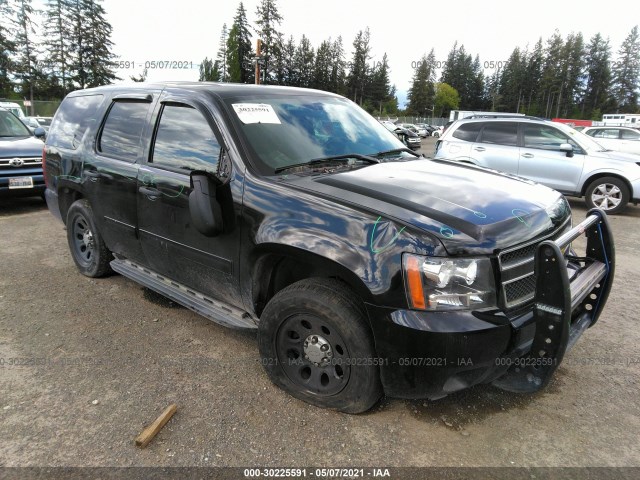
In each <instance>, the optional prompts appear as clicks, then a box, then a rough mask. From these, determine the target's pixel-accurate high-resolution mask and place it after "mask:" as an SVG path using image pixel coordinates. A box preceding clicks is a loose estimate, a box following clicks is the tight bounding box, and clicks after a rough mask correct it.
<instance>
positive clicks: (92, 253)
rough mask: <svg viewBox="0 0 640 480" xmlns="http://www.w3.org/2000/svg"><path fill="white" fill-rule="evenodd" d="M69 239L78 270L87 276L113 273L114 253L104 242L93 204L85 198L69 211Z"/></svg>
mask: <svg viewBox="0 0 640 480" xmlns="http://www.w3.org/2000/svg"><path fill="white" fill-rule="evenodd" d="M67 241H68V242H69V250H70V251H71V256H72V257H73V261H74V262H75V263H76V266H77V267H78V270H80V273H82V274H83V275H86V276H87V277H103V276H104V275H106V274H108V273H111V266H110V265H109V262H111V260H113V255H112V254H111V252H110V251H109V249H108V248H107V246H106V245H105V244H104V240H103V239H102V237H101V236H100V232H98V229H97V228H96V225H95V223H94V221H93V211H92V210H91V205H89V202H88V201H87V200H85V199H81V200H76V201H75V202H73V204H72V205H71V207H69V211H68V212H67Z"/></svg>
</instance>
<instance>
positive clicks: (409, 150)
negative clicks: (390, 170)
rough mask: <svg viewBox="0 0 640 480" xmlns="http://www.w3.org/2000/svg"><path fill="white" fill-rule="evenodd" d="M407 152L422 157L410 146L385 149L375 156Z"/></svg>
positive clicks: (374, 155)
mask: <svg viewBox="0 0 640 480" xmlns="http://www.w3.org/2000/svg"><path fill="white" fill-rule="evenodd" d="M402 152H407V153H410V154H411V155H413V156H414V157H420V155H419V154H417V153H416V152H414V151H413V150H411V149H410V148H394V149H393V150H383V151H382V152H378V153H374V154H373V155H372V156H373V157H381V156H382V155H390V154H392V153H402Z"/></svg>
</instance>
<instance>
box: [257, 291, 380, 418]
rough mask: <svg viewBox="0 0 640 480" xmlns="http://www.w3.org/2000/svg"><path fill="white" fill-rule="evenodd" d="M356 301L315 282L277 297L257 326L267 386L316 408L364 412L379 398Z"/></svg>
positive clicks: (367, 338)
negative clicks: (268, 382) (274, 386)
mask: <svg viewBox="0 0 640 480" xmlns="http://www.w3.org/2000/svg"><path fill="white" fill-rule="evenodd" d="M356 299H357V296H356V295H355V294H353V292H351V291H350V290H349V289H348V288H346V287H345V285H344V284H342V283H340V282H338V281H335V280H329V279H320V278H312V279H307V280H301V281H299V282H296V283H294V284H293V285H290V286H288V287H287V288H284V289H283V290H281V291H280V292H278V293H277V294H276V295H275V296H274V297H273V298H272V299H271V301H270V302H269V303H268V304H267V306H266V308H265V309H264V312H263V313H262V316H261V318H260V323H259V325H258V344H259V347H260V355H261V357H262V363H263V366H264V368H265V370H266V371H267V374H268V375H269V378H270V379H271V381H272V382H273V383H274V384H276V385H277V386H279V387H280V388H282V389H283V390H285V391H286V392H288V393H289V394H291V395H293V396H294V397H296V398H299V399H300V400H304V401H305V402H308V403H311V404H313V405H316V406H319V407H324V408H330V409H334V410H338V411H341V412H345V413H361V412H365V411H367V410H369V409H370V408H371V407H372V406H373V405H374V404H375V403H376V402H377V401H378V400H379V399H380V397H381V396H382V385H381V383H380V371H379V367H378V364H377V362H376V361H375V360H376V359H375V347H374V344H373V337H372V334H371V330H370V328H369V325H368V323H367V319H366V312H365V311H364V306H363V305H362V304H361V302H359V301H358V300H356ZM314 337H315V342H314ZM305 341H307V343H305ZM327 345H328V347H327ZM323 352H324V353H323ZM306 355H308V358H305V356H306ZM322 356H324V358H319V357H322Z"/></svg>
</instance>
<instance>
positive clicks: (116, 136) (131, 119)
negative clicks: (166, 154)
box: [98, 101, 151, 163]
mask: <svg viewBox="0 0 640 480" xmlns="http://www.w3.org/2000/svg"><path fill="white" fill-rule="evenodd" d="M149 105H151V104H150V103H148V102H132V101H116V102H114V103H113V105H112V106H111V109H110V110H109V113H108V116H107V120H106V121H105V123H104V127H103V128H102V133H101V134H100V139H99V140H98V151H99V152H100V153H102V154H103V155H106V156H109V157H114V158H117V159H119V160H124V161H127V162H132V163H133V162H135V161H136V160H137V158H138V155H139V153H140V137H141V136H142V130H143V129H144V123H145V120H146V118H147V112H148V111H149Z"/></svg>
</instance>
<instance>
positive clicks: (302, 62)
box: [293, 34, 315, 88]
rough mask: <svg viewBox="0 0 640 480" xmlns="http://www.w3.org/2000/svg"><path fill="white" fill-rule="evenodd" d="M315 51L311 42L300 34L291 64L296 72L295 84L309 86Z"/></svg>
mask: <svg viewBox="0 0 640 480" xmlns="http://www.w3.org/2000/svg"><path fill="white" fill-rule="evenodd" d="M314 60H315V53H314V51H313V47H312V46H311V42H310V41H309V39H308V38H307V37H306V35H304V34H303V35H302V38H301V39H300V43H299V44H298V48H296V51H295V54H294V57H293V64H294V69H295V71H296V74H297V82H296V86H298V87H305V88H310V87H311V85H312V83H313V68H314Z"/></svg>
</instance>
